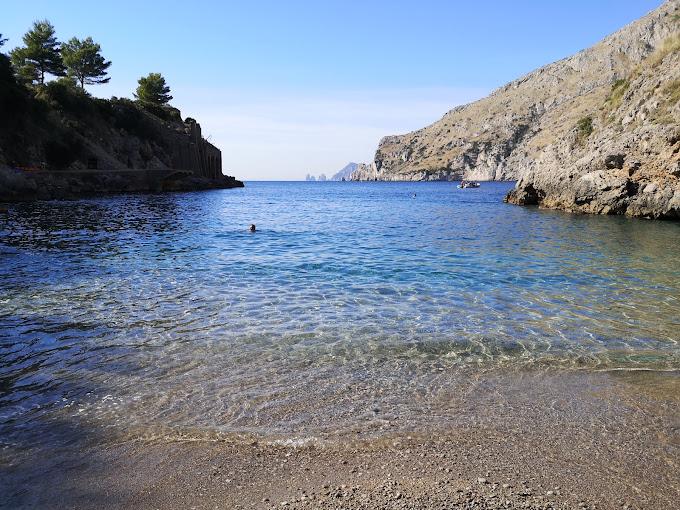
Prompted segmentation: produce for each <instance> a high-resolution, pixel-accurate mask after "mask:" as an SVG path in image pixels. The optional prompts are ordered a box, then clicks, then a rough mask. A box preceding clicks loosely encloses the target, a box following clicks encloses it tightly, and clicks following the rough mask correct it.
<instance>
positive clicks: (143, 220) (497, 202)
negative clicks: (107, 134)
mask: <svg viewBox="0 0 680 510" xmlns="http://www.w3.org/2000/svg"><path fill="white" fill-rule="evenodd" d="M510 186H511V185H510V184H505V183H489V184H484V185H483V186H482V188H480V189H478V190H458V189H456V187H455V185H453V184H451V183H412V184H411V183H259V182H253V183H248V184H247V186H246V188H244V189H238V190H223V191H214V192H204V193H186V194H181V193H180V194H164V195H129V196H115V197H106V198H93V199H86V200H79V201H68V202H66V201H65V202H44V203H34V204H17V205H12V206H11V208H10V212H9V214H7V215H1V216H0V303H1V305H2V306H1V307H0V437H1V438H4V442H5V443H6V444H16V442H21V441H22V440H24V439H25V438H28V437H30V436H31V434H32V433H34V434H36V435H37V434H40V435H41V437H45V434H46V430H48V431H56V430H59V431H60V432H63V430H61V429H60V428H59V427H57V426H56V424H61V425H62V429H63V426H64V423H70V424H71V425H72V423H73V421H74V420H80V421H82V422H88V423H98V424H106V426H110V427H114V428H117V429H120V430H122V429H126V428H135V429H136V430H142V431H143V430H156V429H168V428H169V429H182V430H185V429H186V430H211V431H227V432H229V431H236V432H256V433H268V432H285V431H291V430H295V431H299V430H321V429H324V430H331V429H332V430H345V429H350V428H356V427H361V426H365V423H368V422H371V423H373V422H372V421H371V420H372V417H373V416H374V415H376V414H379V413H383V414H384V413H385V412H386V411H385V409H388V410H389V413H388V418H384V417H382V418H381V419H382V420H386V419H387V420H389V416H392V415H399V416H400V417H401V419H403V420H406V421H408V420H409V419H411V418H413V420H414V423H415V421H417V417H426V418H428V419H431V418H432V417H433V416H435V415H437V416H439V415H441V414H442V413H439V412H438V411H436V409H438V408H437V407H436V402H437V400H438V399H439V398H440V397H441V395H442V393H441V392H442V391H443V388H448V390H449V391H450V389H451V388H452V387H453V386H455V385H457V384H460V381H461V380H463V379H466V378H469V377H475V374H480V373H485V374H489V373H491V374H494V373H500V372H501V371H508V370H510V371H518V370H519V371H525V370H529V371H544V372H548V373H550V372H554V371H564V370H566V371H575V370H581V371H583V370H585V371H589V372H590V371H600V370H602V371H616V370H642V369H644V370H655V371H669V372H674V371H678V370H680V345H679V342H680V224H677V223H668V222H649V221H641V220H630V219H625V218H617V217H594V216H576V215H569V214H564V213H560V212H554V211H542V210H538V209H532V208H520V207H516V206H511V205H506V204H503V203H502V197H503V196H504V194H505V193H506V192H507V190H508V189H509V188H510ZM250 223H256V224H257V226H258V231H257V232H256V233H254V234H251V233H249V232H248V231H247V227H248V225H250ZM456 374H457V375H456ZM460 374H466V375H465V377H462V376H461V375H460ZM46 425H47V426H46ZM54 433H56V432H54Z"/></svg>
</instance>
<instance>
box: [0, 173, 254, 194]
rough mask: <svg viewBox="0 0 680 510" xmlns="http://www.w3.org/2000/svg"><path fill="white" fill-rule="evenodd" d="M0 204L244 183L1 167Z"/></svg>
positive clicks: (170, 175)
mask: <svg viewBox="0 0 680 510" xmlns="http://www.w3.org/2000/svg"><path fill="white" fill-rule="evenodd" d="M0 185H2V188H3V189H2V190H1V191H0V202H5V203H19V202H32V201H36V200H74V199H80V198H89V197H93V196H95V197H96V196H111V195H118V194H128V193H164V192H174V191H204V190H212V189H232V188H242V187H243V186H244V184H243V182H241V181H239V180H237V179H236V178H234V177H231V176H227V175H223V176H222V178H221V179H209V178H207V177H203V176H200V175H196V174H195V173H194V172H192V171H188V170H168V169H165V170H136V169H122V170H63V171H44V170H39V171H32V172H26V171H23V170H19V169H9V168H2V167H0Z"/></svg>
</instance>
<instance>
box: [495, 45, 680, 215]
mask: <svg viewBox="0 0 680 510" xmlns="http://www.w3.org/2000/svg"><path fill="white" fill-rule="evenodd" d="M678 50H680V36H675V37H672V38H670V39H669V40H668V41H667V43H666V46H665V47H662V48H660V49H659V50H658V51H657V53H654V54H652V56H651V57H650V58H648V59H647V60H645V61H644V62H643V63H642V64H641V65H640V66H639V67H638V68H637V69H635V70H634V71H633V72H632V73H631V74H630V75H629V76H628V77H626V78H624V79H622V80H621V81H619V82H618V83H617V84H616V85H615V86H614V87H613V88H612V89H610V90H611V92H610V94H609V96H608V98H607V99H606V100H605V101H604V102H603V104H602V105H601V107H600V108H599V109H593V110H592V111H591V112H589V113H590V115H589V116H588V117H587V118H585V120H586V121H587V122H583V123H582V124H581V126H580V127H576V128H574V129H572V130H571V131H569V132H567V133H566V134H565V135H563V136H562V137H561V138H560V139H558V140H556V141H555V142H553V143H552V144H550V145H549V146H548V147H546V148H545V149H544V150H542V151H541V152H540V154H538V156H537V157H536V158H535V159H533V160H531V161H530V162H529V163H528V164H527V165H526V167H525V168H524V169H523V172H522V174H521V175H520V179H519V181H518V183H517V185H516V188H515V189H514V190H513V191H512V192H511V193H510V194H509V195H508V198H507V200H508V201H509V202H511V203H515V204H520V205H531V204H533V205H541V206H543V207H549V208H557V209H564V210H568V211H573V212H586V213H598V214H626V215H629V216H641V217H649V218H667V219H671V218H676V219H677V218H680V52H679V51H678ZM584 126H585V127H586V128H587V129H584Z"/></svg>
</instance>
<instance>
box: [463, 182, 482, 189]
mask: <svg viewBox="0 0 680 510" xmlns="http://www.w3.org/2000/svg"><path fill="white" fill-rule="evenodd" d="M479 186H480V184H479V183H478V182H476V181H460V184H459V185H458V188H459V189H463V188H479Z"/></svg>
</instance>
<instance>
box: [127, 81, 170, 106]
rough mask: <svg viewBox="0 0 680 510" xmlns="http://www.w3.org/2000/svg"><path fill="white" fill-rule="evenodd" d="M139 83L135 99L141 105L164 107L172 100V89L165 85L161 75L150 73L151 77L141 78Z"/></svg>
mask: <svg viewBox="0 0 680 510" xmlns="http://www.w3.org/2000/svg"><path fill="white" fill-rule="evenodd" d="M137 83H139V86H138V87H137V91H136V93H135V97H136V98H137V100H138V101H139V102H141V103H147V104H151V105H157V106H162V105H164V104H167V103H168V102H169V101H170V100H171V99H172V96H171V95H170V87H168V86H167V85H166V84H165V78H163V76H161V73H149V76H146V77H144V78H140V79H139V80H138V81H137Z"/></svg>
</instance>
